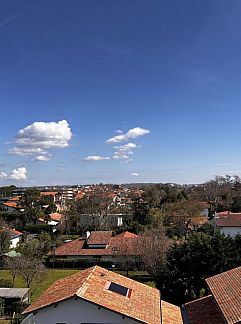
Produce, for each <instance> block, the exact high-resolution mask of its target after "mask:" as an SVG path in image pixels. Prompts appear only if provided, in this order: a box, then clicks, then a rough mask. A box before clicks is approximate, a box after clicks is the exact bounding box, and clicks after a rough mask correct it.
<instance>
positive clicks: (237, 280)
mask: <svg viewBox="0 0 241 324" xmlns="http://www.w3.org/2000/svg"><path fill="white" fill-rule="evenodd" d="M206 282H207V284H208V286H209V289H210V290H211V293H212V295H213V297H214V298H215V300H216V303H217V304H218V306H219V308H220V309H221V311H222V313H223V315H224V317H225V319H226V321H227V323H229V324H231V323H239V322H241V267H238V268H234V269H232V270H229V271H226V272H223V273H220V274H218V275H216V276H213V277H210V278H208V279H206Z"/></svg>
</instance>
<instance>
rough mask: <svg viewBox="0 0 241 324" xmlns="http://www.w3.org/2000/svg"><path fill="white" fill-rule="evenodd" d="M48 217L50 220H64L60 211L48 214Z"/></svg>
mask: <svg viewBox="0 0 241 324" xmlns="http://www.w3.org/2000/svg"><path fill="white" fill-rule="evenodd" d="M49 217H50V218H51V220H53V221H56V222H60V221H63V220H64V215H63V214H60V213H52V214H50V215H49Z"/></svg>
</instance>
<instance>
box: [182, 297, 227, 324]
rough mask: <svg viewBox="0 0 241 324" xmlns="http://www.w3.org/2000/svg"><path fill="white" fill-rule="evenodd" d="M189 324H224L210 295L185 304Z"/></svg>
mask: <svg viewBox="0 0 241 324" xmlns="http://www.w3.org/2000/svg"><path fill="white" fill-rule="evenodd" d="M184 307H185V310H186V312H187V316H188V323H189V324H206V323H207V324H225V323H226V322H225V320H224V317H223V316H222V313H221V311H220V309H219V307H218V306H217V304H216V302H215V299H214V298H213V296H212V295H209V296H206V297H203V298H200V299H197V300H194V301H192V302H189V303H187V304H185V306H184Z"/></svg>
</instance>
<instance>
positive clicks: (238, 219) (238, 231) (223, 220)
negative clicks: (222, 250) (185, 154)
mask: <svg viewBox="0 0 241 324" xmlns="http://www.w3.org/2000/svg"><path fill="white" fill-rule="evenodd" d="M212 224H213V226H214V228H215V230H219V231H220V232H221V233H222V234H224V235H226V236H227V235H230V236H231V237H235V236H236V235H241V213H231V212H229V211H225V212H221V213H216V214H215V215H214V218H213V219H212Z"/></svg>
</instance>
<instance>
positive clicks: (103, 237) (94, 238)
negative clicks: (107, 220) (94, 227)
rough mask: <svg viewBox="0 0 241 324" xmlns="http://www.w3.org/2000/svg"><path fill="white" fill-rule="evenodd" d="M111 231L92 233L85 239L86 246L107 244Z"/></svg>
mask: <svg viewBox="0 0 241 324" xmlns="http://www.w3.org/2000/svg"><path fill="white" fill-rule="evenodd" d="M111 236H112V231H93V232H91V233H90V236H89V238H88V239H87V243H88V244H101V245H102V244H106V245H107V244H109V242H110V238H111Z"/></svg>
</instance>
